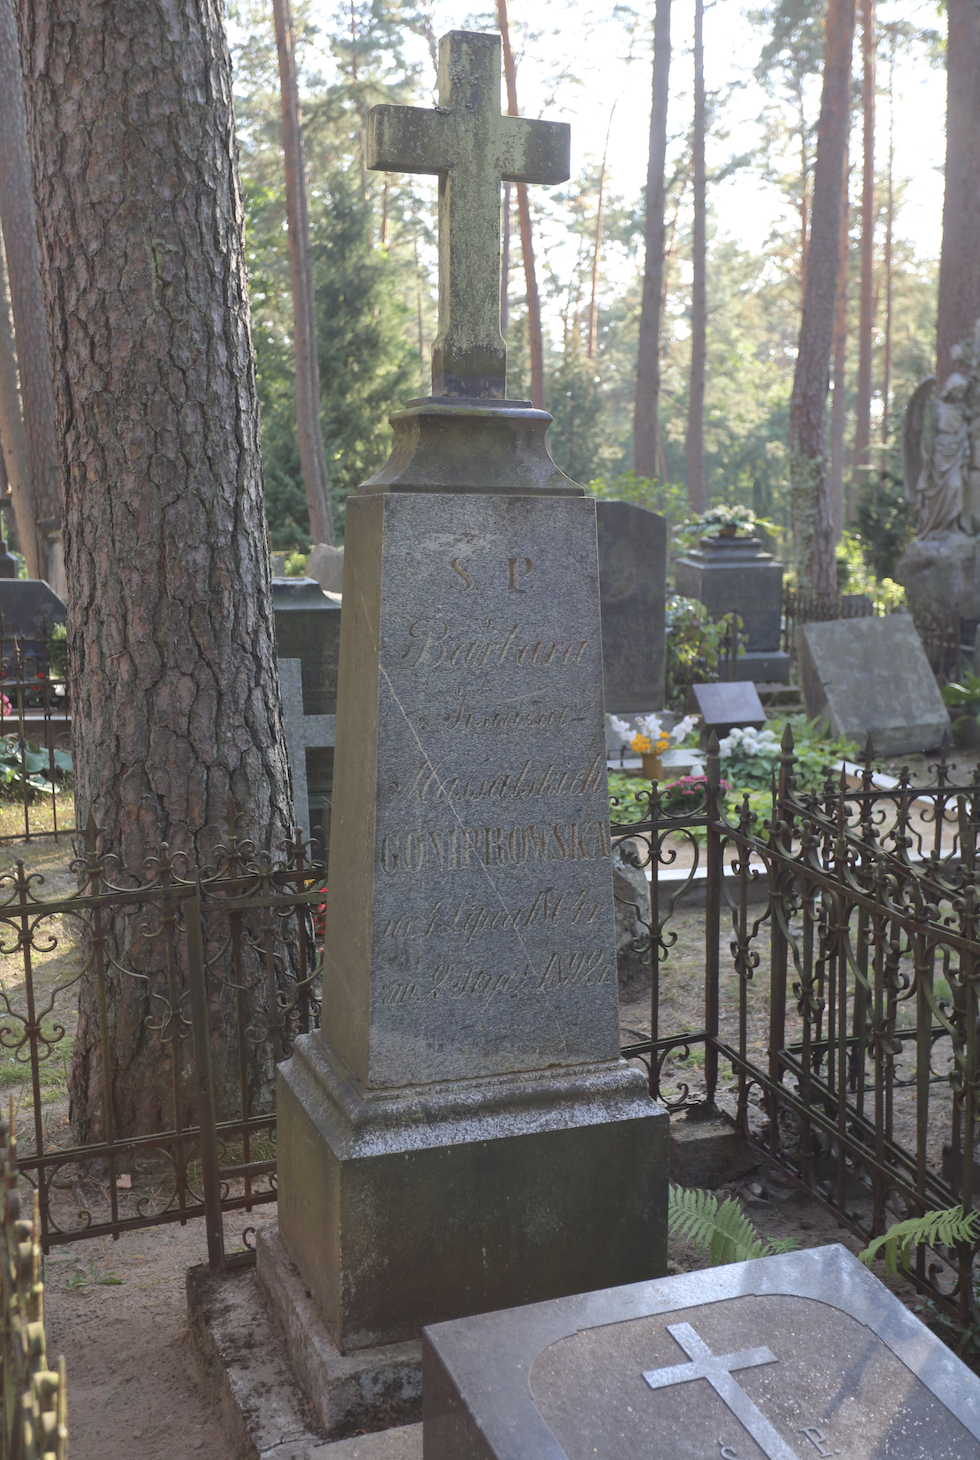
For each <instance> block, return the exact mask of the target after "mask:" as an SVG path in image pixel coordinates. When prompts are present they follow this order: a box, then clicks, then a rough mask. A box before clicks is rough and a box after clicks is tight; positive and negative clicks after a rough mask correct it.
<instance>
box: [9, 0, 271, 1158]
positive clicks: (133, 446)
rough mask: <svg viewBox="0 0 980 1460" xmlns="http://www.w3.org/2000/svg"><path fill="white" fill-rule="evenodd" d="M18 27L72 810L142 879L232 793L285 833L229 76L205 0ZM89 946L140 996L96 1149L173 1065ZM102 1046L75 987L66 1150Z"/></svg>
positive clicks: (117, 932) (48, 12)
mask: <svg viewBox="0 0 980 1460" xmlns="http://www.w3.org/2000/svg"><path fill="white" fill-rule="evenodd" d="M17 10H18V20H19V24H20V34H21V47H22V54H23V56H24V62H25V66H24V69H25V75H26V78H27V81H26V89H25V94H26V101H27V120H28V139H29V142H30V147H31V156H32V162H33V172H34V184H35V194H36V197H37V205H38V216H39V218H40V219H41V221H42V225H43V229H42V233H41V257H42V273H41V277H42V280H43V283H44V291H45V302H46V305H47V312H48V320H49V334H50V338H51V340H52V345H53V364H54V382H55V398H56V401H57V408H58V427H59V429H58V439H59V442H60V443H61V447H62V460H63V466H64V480H65V524H66V532H65V540H66V552H67V559H68V565H69V566H68V571H69V581H70V582H71V584H72V594H71V598H70V601H69V605H68V650H69V665H70V682H71V696H72V712H73V713H72V732H73V749H74V761H75V786H76V790H75V799H76V809H77V816H78V824H79V825H80V826H84V825H85V823H86V818H87V817H88V816H89V813H91V814H92V816H93V817H94V820H95V823H96V825H97V827H98V828H99V829H100V831H101V845H102V848H103V849H104V850H111V851H113V852H115V853H116V854H117V856H118V857H119V868H120V872H121V873H122V875H123V876H127V875H128V876H133V877H136V878H141V877H142V874H143V863H144V858H146V857H147V856H148V855H149V854H150V853H151V852H153V851H154V850H155V849H156V848H157V846H158V845H159V843H160V842H163V841H166V842H167V843H168V844H169V847H170V851H171V854H174V853H186V854H187V855H188V856H189V857H190V858H191V859H192V861H206V860H207V859H208V858H209V857H210V856H211V855H212V853H213V851H214V848H215V846H216V845H217V844H218V843H219V842H221V841H223V840H225V839H226V837H227V830H226V827H227V823H226V819H225V813H226V806H227V801H228V798H229V797H233V798H234V802H235V804H236V806H237V807H238V809H239V811H240V812H241V822H240V827H239V834H240V836H243V837H246V838H251V839H253V840H254V841H255V842H256V844H257V845H258V846H259V847H260V848H261V847H265V848H272V847H275V846H276V845H277V844H278V843H279V841H280V840H281V838H282V837H283V835H284V834H285V833H286V831H287V829H288V827H289V826H290V824H291V816H290V805H289V791H288V787H289V780H288V771H287V767H286V760H285V752H284V747H283V736H282V712H281V707H280V699H279V685H278V675H277V671H276V660H275V653H276V650H275V631H274V624H273V615H272V591H271V581H270V562H269V546H268V535H267V532H266V527H265V515H264V503H263V489H262V468H261V457H260V453H259V421H258V402H257V398H256V389H255V374H254V367H253V353H252V344H251V337H250V330H249V311H248V293H247V287H246V277H245V254H244V242H243V210H242V199H241V191H240V188H239V181H238V168H237V161H236V143H235V127H234V116H233V111H232V92H231V63H230V58H229V55H228V48H227V43H226V39H225V34H224V27H223V21H222V12H221V9H220V6H219V3H218V0H178V3H176V4H169V3H164V0H17ZM107 57H111V64H107ZM110 936H111V937H112V938H114V940H115V942H114V945H113V946H112V947H111V951H112V954H113V957H114V958H115V959H117V960H118V962H119V964H120V965H122V966H123V967H125V968H127V969H130V970H134V971H135V972H137V973H140V974H145V975H146V978H147V979H148V980H149V982H148V983H144V980H143V979H141V978H132V977H128V976H120V975H119V974H118V973H117V972H116V970H115V968H113V969H111V970H110V975H109V977H110V981H111V984H112V987H111V989H110V997H111V1007H112V1011H113V1014H112V1017H113V1021H114V1026H113V1030H112V1059H113V1070H112V1072H111V1073H112V1075H113V1079H114V1081H115V1090H116V1099H117V1102H118V1109H117V1111H116V1119H117V1130H118V1131H119V1132H120V1133H121V1134H122V1133H125V1132H127V1131H132V1130H137V1129H139V1130H144V1131H145V1130H152V1129H154V1128H159V1126H158V1125H157V1122H161V1121H166V1120H167V1119H168V1118H169V1117H168V1115H167V1110H168V1106H169V1099H168V1094H169V1081H170V1070H169V1066H168V1062H167V1060H166V1059H164V1058H161V1045H160V1042H159V1040H158V1039H151V1037H150V1034H149V1032H148V1030H147V1028H146V1020H147V1016H148V1014H149V1012H150V1007H151V1005H150V993H149V990H153V991H156V992H157V993H159V991H160V990H161V989H163V990H165V988H166V983H165V973H164V970H163V965H162V958H163V954H162V951H161V950H158V949H157V948H156V944H157V943H159V942H160V941H161V940H159V939H156V940H152V941H151V940H147V939H145V938H143V937H141V935H140V925H139V920H138V919H133V918H129V917H127V916H123V915H121V914H120V915H118V916H117V917H116V918H115V919H114V920H113V924H112V929H111V930H110ZM144 990H147V992H144ZM152 1007H153V1008H159V1005H157V1004H156V1003H154V1004H153V1005H152ZM97 1035H98V1024H97V1020H96V1017H95V1004H94V989H93V986H92V985H91V984H90V983H89V982H87V981H86V980H83V982H82V985H81V997H80V1019H79V1027H78V1035H77V1038H76V1044H75V1057H74V1063H73V1067H72V1072H71V1084H70V1089H71V1099H72V1118H73V1124H74V1128H75V1133H76V1136H77V1137H78V1138H82V1139H83V1138H85V1137H86V1136H91V1135H92V1134H94V1133H98V1132H99V1131H101V1130H102V1129H103V1116H102V1107H101V1097H100V1082H101V1056H100V1053H99V1049H98V1039H97ZM219 1056H220V1051H216V1054H215V1060H216V1068H215V1081H216V1084H218V1082H219V1081H220V1080H221V1078H222V1075H221V1068H222V1066H221V1060H220V1058H219ZM229 1059H230V1056H229ZM229 1078H230V1076H229Z"/></svg>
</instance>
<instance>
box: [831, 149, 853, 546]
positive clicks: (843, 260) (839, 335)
mask: <svg viewBox="0 0 980 1460" xmlns="http://www.w3.org/2000/svg"><path fill="white" fill-rule="evenodd" d="M849 173H850V169H849V167H848V162H847V147H846V144H845V148H844V178H843V182H842V183H841V187H842V193H841V210H840V235H839V237H840V244H839V253H838V257H837V301H836V304H835V307H834V393H833V397H832V400H831V407H830V474H829V487H828V490H829V492H830V509H831V515H832V518H833V523H834V541H835V542H838V541H839V540H840V536H841V533H842V532H843V530H844V520H845V517H847V516H849V515H850V514H849V513H847V512H845V504H844V426H845V424H846V421H847V272H848V264H849V262H850V260H849V250H848V176H849Z"/></svg>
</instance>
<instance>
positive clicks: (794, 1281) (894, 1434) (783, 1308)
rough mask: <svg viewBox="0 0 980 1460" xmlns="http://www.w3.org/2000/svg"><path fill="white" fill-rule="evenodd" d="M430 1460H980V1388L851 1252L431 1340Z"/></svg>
mask: <svg viewBox="0 0 980 1460" xmlns="http://www.w3.org/2000/svg"><path fill="white" fill-rule="evenodd" d="M423 1396H424V1397H423V1402H424V1431H423V1434H424V1450H425V1456H426V1460H458V1457H459V1456H462V1455H465V1456H466V1457H467V1460H596V1456H598V1457H600V1460H636V1457H638V1456H643V1457H644V1460H833V1457H840V1460H978V1457H980V1379H978V1378H977V1376H976V1375H975V1374H973V1373H972V1372H971V1371H970V1370H969V1369H968V1368H967V1367H966V1365H965V1364H964V1363H962V1361H961V1360H960V1359H958V1358H957V1357H956V1356H955V1355H954V1354H953V1353H952V1352H951V1351H950V1350H949V1349H948V1348H947V1347H946V1346H945V1344H943V1343H942V1342H941V1341H940V1340H939V1339H938V1338H937V1337H936V1336H935V1335H934V1334H933V1333H931V1332H930V1331H929V1330H928V1329H927V1328H926V1327H925V1326H924V1324H922V1323H921V1322H920V1321H919V1319H918V1318H916V1317H915V1316H914V1315H913V1314H912V1313H910V1312H909V1310H908V1309H907V1308H906V1307H905V1306H904V1305H903V1304H902V1303H901V1302H900V1301H899V1300H898V1298H896V1297H895V1296H894V1294H893V1293H891V1292H889V1290H888V1289H887V1288H886V1287H885V1286H884V1285H883V1284H882V1283H881V1282H879V1281H878V1279H877V1278H876V1277H874V1276H873V1274H872V1273H870V1272H869V1271H868V1270H867V1268H865V1267H864V1266H862V1264H861V1263H860V1262H858V1260H857V1258H856V1257H854V1256H852V1255H851V1253H849V1252H848V1251H847V1250H846V1249H845V1248H844V1247H841V1246H839V1245H836V1244H835V1245H833V1246H830V1247H821V1248H815V1249H812V1250H810V1251H806V1252H792V1253H787V1254H785V1255H783V1256H779V1257H767V1258H761V1259H759V1260H758V1261H755V1262H743V1263H733V1264H732V1265H731V1266H728V1267H722V1268H713V1269H709V1270H707V1271H702V1272H693V1273H686V1274H684V1275H682V1276H680V1277H673V1278H665V1279H660V1280H658V1281H656V1282H649V1283H636V1284H633V1285H631V1286H628V1287H622V1288H617V1289H615V1290H613V1291H606V1292H596V1293H587V1294H584V1295H581V1296H578V1297H572V1298H565V1299H562V1300H560V1301H558V1302H554V1303H539V1304H534V1305H532V1306H529V1307H526V1308H520V1309H512V1310H511V1311H509V1312H500V1313H488V1314H482V1315H480V1316H479V1317H475V1318H467V1319H460V1320H457V1321H455V1322H452V1323H445V1324H439V1325H438V1326H434V1327H432V1328H428V1329H426V1332H425V1335H424V1343H423Z"/></svg>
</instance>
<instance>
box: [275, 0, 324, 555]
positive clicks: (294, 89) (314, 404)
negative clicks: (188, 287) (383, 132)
mask: <svg viewBox="0 0 980 1460" xmlns="http://www.w3.org/2000/svg"><path fill="white" fill-rule="evenodd" d="M272 10H273V14H274V16H275V22H276V49H277V51H278V53H279V90H280V95H281V98H282V151H283V158H284V160H285V173H286V221H287V225H288V230H289V232H288V239H289V281H290V287H291V289H292V295H293V360H294V362H295V372H296V438H297V445H298V447H299V464H300V470H301V471H302V473H303V488H304V490H305V492H306V506H307V509H308V511H309V514H310V532H311V533H312V534H313V541H314V542H315V543H318V542H325V543H330V544H333V542H334V541H335V537H334V528H333V517H332V516H331V512H330V478H329V475H328V473H327V455H326V452H325V451H324V448H323V431H322V429H321V427H320V367H319V364H318V361H317V353H316V301H315V298H314V294H313V259H312V256H311V252H310V212H309V202H308V199H307V193H306V167H305V164H304V161H303V133H302V130H301V128H300V124H299V87H298V85H297V81H296V54H295V49H294V44H293V18H292V14H291V11H290V7H289V0H272Z"/></svg>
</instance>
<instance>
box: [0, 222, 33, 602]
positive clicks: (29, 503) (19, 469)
mask: <svg viewBox="0 0 980 1460" xmlns="http://www.w3.org/2000/svg"><path fill="white" fill-rule="evenodd" d="M0 446H2V448H3V450H2V452H0V455H2V457H3V464H4V468H5V471H6V477H7V488H8V489H9V491H10V500H11V505H12V506H13V509H14V521H15V522H16V524H17V537H18V539H19V541H20V544H21V552H22V553H23V554H24V559H25V561H26V563H27V576H28V577H29V578H38V577H40V576H42V575H41V573H40V563H41V562H42V561H43V559H40V560H39V558H38V547H37V542H38V534H37V531H36V523H37V514H36V513H35V511H34V499H33V497H32V495H31V472H30V467H29V465H28V462H27V437H26V435H25V434H24V417H23V415H22V414H21V404H20V390H19V388H18V382H17V351H16V348H15V345H14V327H13V321H12V320H11V318H10V293H9V289H8V286H7V268H6V263H5V261H4V254H3V249H2V247H0Z"/></svg>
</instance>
